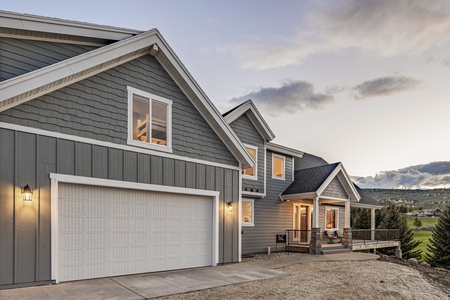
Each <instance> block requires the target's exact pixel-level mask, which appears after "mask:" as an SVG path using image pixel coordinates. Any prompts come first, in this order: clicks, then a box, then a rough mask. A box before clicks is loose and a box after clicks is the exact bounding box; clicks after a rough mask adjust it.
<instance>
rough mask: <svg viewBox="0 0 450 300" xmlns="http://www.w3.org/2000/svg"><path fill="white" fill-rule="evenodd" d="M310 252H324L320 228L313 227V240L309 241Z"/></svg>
mask: <svg viewBox="0 0 450 300" xmlns="http://www.w3.org/2000/svg"><path fill="white" fill-rule="evenodd" d="M309 253H310V254H322V242H321V240H320V228H312V229H311V240H310V243H309Z"/></svg>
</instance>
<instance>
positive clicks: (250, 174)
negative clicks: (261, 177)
mask: <svg viewBox="0 0 450 300" xmlns="http://www.w3.org/2000/svg"><path fill="white" fill-rule="evenodd" d="M245 148H246V149H247V151H248V153H249V154H250V155H251V156H252V157H253V160H254V161H255V165H254V166H253V167H250V168H246V169H242V177H243V178H248V179H254V180H258V147H255V146H251V145H245Z"/></svg>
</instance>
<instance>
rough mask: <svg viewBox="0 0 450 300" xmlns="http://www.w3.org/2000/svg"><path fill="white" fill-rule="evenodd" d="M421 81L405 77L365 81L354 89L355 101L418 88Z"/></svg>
mask: <svg viewBox="0 0 450 300" xmlns="http://www.w3.org/2000/svg"><path fill="white" fill-rule="evenodd" d="M419 84H420V81H419V80H417V79H414V78H411V77H405V76H389V77H380V78H375V79H372V80H368V81H365V82H363V83H361V84H358V85H357V86H355V87H354V91H355V92H356V95H355V99H364V98H369V97H376V96H387V95H392V94H397V93H400V92H404V91H408V90H413V89H415V88H417V87H418V86H419Z"/></svg>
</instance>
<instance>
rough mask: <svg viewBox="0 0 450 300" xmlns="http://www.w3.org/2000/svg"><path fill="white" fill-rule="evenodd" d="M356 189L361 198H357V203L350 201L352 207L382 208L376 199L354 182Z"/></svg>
mask: <svg viewBox="0 0 450 300" xmlns="http://www.w3.org/2000/svg"><path fill="white" fill-rule="evenodd" d="M353 185H354V186H355V188H356V190H357V191H358V194H359V195H360V196H361V199H360V200H359V202H357V203H352V204H351V206H352V207H357V208H382V207H383V206H382V205H380V203H378V201H377V200H376V199H375V198H373V197H372V196H370V195H369V194H367V193H366V192H364V190H362V189H361V188H360V187H359V186H358V185H356V184H354V183H353Z"/></svg>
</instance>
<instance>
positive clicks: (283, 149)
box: [266, 143, 304, 158]
mask: <svg viewBox="0 0 450 300" xmlns="http://www.w3.org/2000/svg"><path fill="white" fill-rule="evenodd" d="M266 148H267V150H270V151H273V152H277V153H281V154H285V155H290V156H295V157H300V158H301V157H302V156H303V154H304V152H302V151H300V150H296V149H292V148H289V147H286V146H283V145H279V144H275V143H267V144H266Z"/></svg>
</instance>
